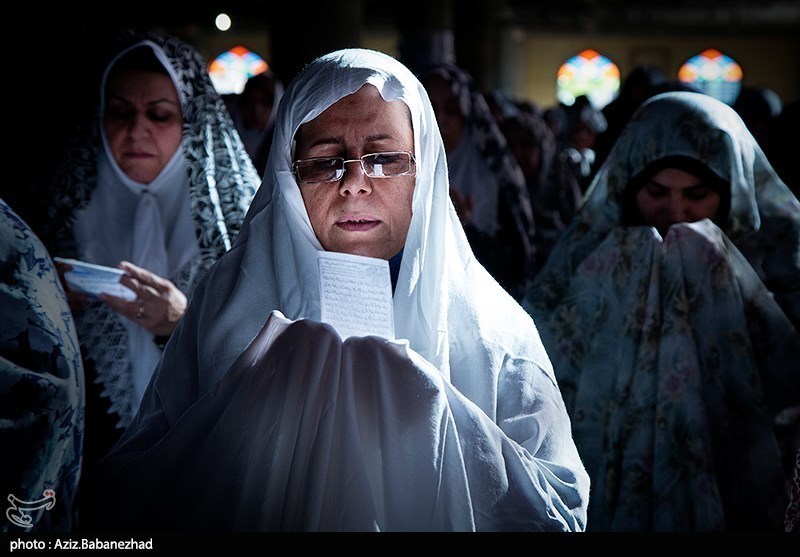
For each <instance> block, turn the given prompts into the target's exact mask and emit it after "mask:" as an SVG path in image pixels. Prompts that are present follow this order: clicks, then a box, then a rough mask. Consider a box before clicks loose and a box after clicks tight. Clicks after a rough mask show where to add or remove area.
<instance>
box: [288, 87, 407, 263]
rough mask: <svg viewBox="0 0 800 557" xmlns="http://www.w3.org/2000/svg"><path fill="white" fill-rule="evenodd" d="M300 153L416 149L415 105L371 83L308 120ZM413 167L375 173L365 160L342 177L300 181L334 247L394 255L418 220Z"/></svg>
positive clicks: (328, 245) (356, 154)
mask: <svg viewBox="0 0 800 557" xmlns="http://www.w3.org/2000/svg"><path fill="white" fill-rule="evenodd" d="M296 140H297V149H296V152H295V156H294V159H295V160H301V159H309V158H318V157H342V158H344V159H345V160H352V159H358V158H360V157H362V156H364V155H368V154H371V153H383V152H389V151H408V152H411V153H413V152H414V132H413V130H412V128H411V118H410V116H409V111H408V107H407V106H406V105H405V103H403V102H402V101H391V102H388V101H385V100H383V97H381V94H380V93H379V92H378V90H377V89H376V88H375V87H374V86H372V85H365V86H363V87H362V88H361V89H359V90H358V91H357V92H355V93H353V94H352V95H348V96H346V97H344V98H342V99H340V100H339V101H337V102H336V103H334V104H333V105H331V106H330V107H329V108H327V109H326V110H325V111H324V112H323V113H322V114H320V115H319V116H317V117H316V118H315V119H313V120H311V121H310V122H307V123H305V124H303V125H302V126H300V129H299V130H298V132H297V135H296ZM414 184H415V177H414V175H413V172H410V173H409V174H407V175H404V176H394V177H391V178H385V177H381V178H370V177H369V176H367V175H366V174H364V171H363V170H362V168H361V166H360V164H359V163H358V162H349V163H347V164H346V165H345V173H344V175H343V176H342V178H341V180H339V181H338V182H319V183H299V184H298V186H299V187H300V194H301V195H302V197H303V202H304V204H305V207H306V211H307V212H308V216H309V219H310V220H311V226H312V228H313V229H314V233H315V234H316V236H317V239H318V240H319V242H320V244H322V247H323V248H325V249H326V250H327V251H335V252H340V253H352V254H356V255H365V256H368V257H376V258H380V259H391V258H392V257H393V256H394V255H396V254H397V253H398V252H399V251H400V250H401V249H403V246H404V245H405V241H406V235H407V234H408V227H409V225H410V223H411V201H412V197H413V193H414Z"/></svg>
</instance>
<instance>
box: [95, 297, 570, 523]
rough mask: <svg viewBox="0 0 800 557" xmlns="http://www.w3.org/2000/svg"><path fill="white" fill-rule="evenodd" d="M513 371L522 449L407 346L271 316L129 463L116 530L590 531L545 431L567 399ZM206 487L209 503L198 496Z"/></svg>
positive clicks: (121, 479) (118, 479)
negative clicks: (218, 376) (522, 409)
mask: <svg viewBox="0 0 800 557" xmlns="http://www.w3.org/2000/svg"><path fill="white" fill-rule="evenodd" d="M515 366H516V369H514V370H512V371H510V373H512V374H514V375H516V376H517V377H518V378H520V379H521V378H522V377H525V380H524V381H520V384H518V385H517V387H519V388H520V389H519V392H518V394H517V396H516V398H517V399H518V400H523V399H526V398H529V399H530V401H529V403H528V404H523V405H522V406H527V407H528V408H527V411H528V413H527V414H526V415H522V414H520V415H518V416H515V417H510V419H509V423H508V424H507V429H509V431H510V432H511V433H518V434H521V436H522V437H523V438H525V441H524V442H523V443H522V444H521V445H518V444H516V443H514V442H513V441H511V440H510V439H509V438H508V437H507V435H506V434H505V433H504V432H503V431H502V429H501V426H498V425H496V424H495V423H494V422H492V420H490V419H489V418H487V416H486V415H485V413H484V412H482V411H481V410H480V409H479V408H477V407H476V406H475V405H474V404H473V403H472V402H470V401H469V400H468V399H467V398H466V397H464V396H463V395H462V394H461V393H459V392H458V390H456V389H455V388H453V386H452V385H451V384H450V383H449V382H448V381H446V380H445V379H444V378H443V377H442V375H441V373H440V372H439V371H438V370H437V369H436V368H435V367H433V366H432V365H431V364H430V363H429V362H427V361H426V360H424V359H423V358H422V357H420V356H419V355H418V354H416V353H415V352H414V351H413V350H412V349H411V348H409V346H408V343H407V342H405V341H389V340H386V339H382V338H378V337H350V338H348V339H347V340H345V341H342V340H341V338H340V337H339V336H338V334H337V333H336V332H335V330H334V329H333V328H332V327H331V326H329V325H327V324H322V323H318V322H315V321H311V320H298V321H295V322H291V321H289V320H288V319H286V318H285V317H283V315H282V314H280V312H273V313H272V314H271V315H270V318H269V319H268V321H267V323H266V325H265V326H264V328H263V329H262V330H261V332H260V333H259V334H258V336H257V337H256V338H255V339H254V340H253V342H252V343H251V345H250V346H249V347H248V349H247V350H245V351H244V352H243V353H242V354H241V356H240V357H239V359H238V360H237V361H236V362H235V363H234V365H233V366H231V368H230V369H229V370H228V372H227V373H226V374H225V376H224V377H223V379H222V380H221V381H220V382H219V383H218V384H217V385H216V386H215V387H214V388H213V389H211V390H210V391H209V392H208V393H206V394H205V395H204V396H202V397H201V398H200V399H199V400H198V401H197V402H196V403H195V404H194V405H192V407H191V408H189V410H187V412H186V413H185V414H184V415H183V416H181V417H180V419H179V420H178V421H177V422H176V423H175V424H174V426H173V427H171V428H170V429H169V430H168V431H167V432H166V433H165V434H164V435H163V437H161V438H160V439H151V440H149V441H146V442H144V444H143V445H144V446H142V448H141V450H136V449H134V450H126V449H127V448H128V447H126V445H128V446H130V445H136V444H137V443H138V442H140V441H142V439H138V440H137V439H136V437H137V436H136V435H134V436H129V437H130V438H129V439H128V441H127V442H126V443H123V445H122V446H121V447H118V449H117V450H116V451H115V454H114V455H113V456H112V457H111V459H110V462H109V463H108V464H110V465H112V466H113V468H114V469H115V470H116V472H115V473H114V475H112V477H111V478H109V479H113V482H114V485H116V486H117V491H116V492H115V493H116V494H119V493H120V492H123V493H127V494H128V495H127V496H126V497H125V498H124V499H122V500H119V499H118V498H117V497H116V495H115V496H114V499H115V501H119V502H118V503H116V504H119V505H122V506H124V508H121V509H117V510H115V511H114V514H116V516H117V519H119V520H122V521H124V522H123V523H124V524H125V526H126V527H131V526H134V527H152V526H153V525H156V524H157V525H160V526H161V527H167V528H177V529H203V528H212V529H214V528H216V529H220V528H221V529H224V530H228V529H235V530H319V531H331V530H340V531H341V530H344V531H354V530H358V531H363V530H383V531H409V530H412V531H423V530H476V529H478V530H575V529H581V528H582V523H581V522H580V517H574V518H573V517H572V513H571V512H570V507H575V506H580V495H579V493H580V490H576V484H579V483H580V482H581V481H582V478H581V477H580V475H578V476H576V475H575V474H573V473H572V472H570V470H569V469H568V468H567V467H565V466H561V465H559V464H557V463H556V461H557V459H558V458H559V457H562V456H563V455H561V454H560V453H561V452H562V449H563V448H562V447H560V446H558V445H557V444H556V443H554V441H557V440H558V439H559V438H561V434H560V433H559V432H557V431H554V426H555V429H557V425H556V424H554V423H553V422H552V421H551V419H552V418H554V417H555V416H551V415H547V414H548V409H549V408H552V404H553V401H554V400H555V401H560V394H559V393H558V390H557V389H556V388H554V387H553V386H552V385H551V382H550V379H549V378H548V377H546V375H545V374H543V373H539V371H538V370H532V369H525V367H526V366H524V365H520V364H519V363H516V364H515ZM512 382H513V381H512ZM510 383H511V382H509V387H511V385H510ZM556 407H557V406H556ZM542 414H544V415H542ZM514 418H515V419H514ZM565 426H566V427H567V428H568V427H569V426H568V424H565ZM139 432H140V435H139V437H141V436H142V435H143V434H144V435H146V434H147V431H146V430H142V429H140V430H139ZM235 432H242V433H245V434H244V435H236V434H235ZM145 447H146V448H145ZM532 453H538V454H539V455H541V456H542V457H543V458H542V459H534V458H532V456H531V454H532ZM208 455H214V458H207V456H208ZM548 456H549V457H555V458H554V459H553V461H549V459H548V458H547V457H548ZM168 470H173V471H179V473H177V474H175V473H167V471H168ZM210 478H212V479H213V481H209V479H210ZM142 483H146V484H147V485H148V489H146V490H142V489H140V488H137V486H141V485H142ZM199 485H202V486H203V489H202V490H201V491H202V497H197V498H193V497H189V496H187V494H190V493H193V492H196V491H197V488H196V486H199ZM193 486H195V487H193ZM123 501H124V502H123ZM190 501H191V502H190ZM109 504H114V502H113V501H112V502H109ZM222 509H225V512H222V513H220V512H219V511H220V510H222ZM548 509H551V510H548Z"/></svg>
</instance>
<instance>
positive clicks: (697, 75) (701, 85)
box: [678, 48, 742, 104]
mask: <svg viewBox="0 0 800 557" xmlns="http://www.w3.org/2000/svg"><path fill="white" fill-rule="evenodd" d="M678 79H680V80H681V81H683V82H684V83H688V84H690V85H693V86H694V87H697V88H698V89H700V90H701V91H702V92H704V93H705V94H707V95H711V96H712V97H714V98H716V99H719V100H721V101H723V102H726V103H728V104H733V102H734V101H735V100H736V97H737V96H738V95H739V90H740V89H741V88H742V68H741V67H740V66H739V64H737V63H736V62H735V61H734V60H733V59H732V58H731V57H730V56H726V55H725V54H723V53H721V52H720V51H719V50H714V49H713V48H709V49H708V50H704V51H703V52H701V53H700V54H698V55H697V56H692V57H691V58H689V60H687V61H686V63H685V64H684V65H683V66H681V69H680V70H679V71H678Z"/></svg>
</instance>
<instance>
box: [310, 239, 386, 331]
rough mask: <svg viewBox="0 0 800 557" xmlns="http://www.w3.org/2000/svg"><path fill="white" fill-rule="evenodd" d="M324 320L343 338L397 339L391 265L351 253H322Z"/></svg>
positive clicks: (321, 286) (320, 272)
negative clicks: (390, 273)
mask: <svg viewBox="0 0 800 557" xmlns="http://www.w3.org/2000/svg"><path fill="white" fill-rule="evenodd" d="M318 262H319V290H320V292H319V297H320V303H321V309H322V315H321V318H322V321H323V322H325V323H329V324H330V325H333V327H334V328H335V329H336V331H337V332H338V333H339V335H340V336H341V337H342V339H345V338H347V337H351V336H379V337H383V338H386V339H389V340H394V311H393V309H392V281H391V278H390V275H389V262H388V261H386V260H385V259H376V258H373V257H364V256H361V255H352V254H348V253H335V252H327V251H322V252H319V258H318Z"/></svg>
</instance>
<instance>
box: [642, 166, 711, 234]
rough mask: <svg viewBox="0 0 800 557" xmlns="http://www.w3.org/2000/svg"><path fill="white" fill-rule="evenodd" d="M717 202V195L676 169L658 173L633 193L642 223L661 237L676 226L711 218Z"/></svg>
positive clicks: (698, 181)
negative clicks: (680, 223)
mask: <svg viewBox="0 0 800 557" xmlns="http://www.w3.org/2000/svg"><path fill="white" fill-rule="evenodd" d="M720 202H721V199H720V195H719V194H718V193H717V192H715V191H714V190H712V189H711V188H710V187H708V186H707V185H705V184H704V183H703V181H702V180H701V179H700V178H698V177H697V176H695V175H694V174H690V173H689V172H686V171H685V170H681V169H679V168H665V169H664V170H661V171H660V172H657V173H656V174H654V175H653V177H652V178H650V180H648V181H647V183H646V184H645V185H644V186H643V187H642V189H640V190H639V192H638V193H637V194H636V206H637V208H638V209H639V214H640V216H641V217H642V222H643V223H644V224H646V225H648V226H653V227H655V228H657V229H658V231H659V232H660V233H661V235H662V236H664V235H666V233H667V230H668V229H669V227H670V226H671V225H673V224H675V223H679V222H696V221H699V220H702V219H706V218H707V219H713V218H714V217H716V216H717V211H718V210H719V206H720Z"/></svg>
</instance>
